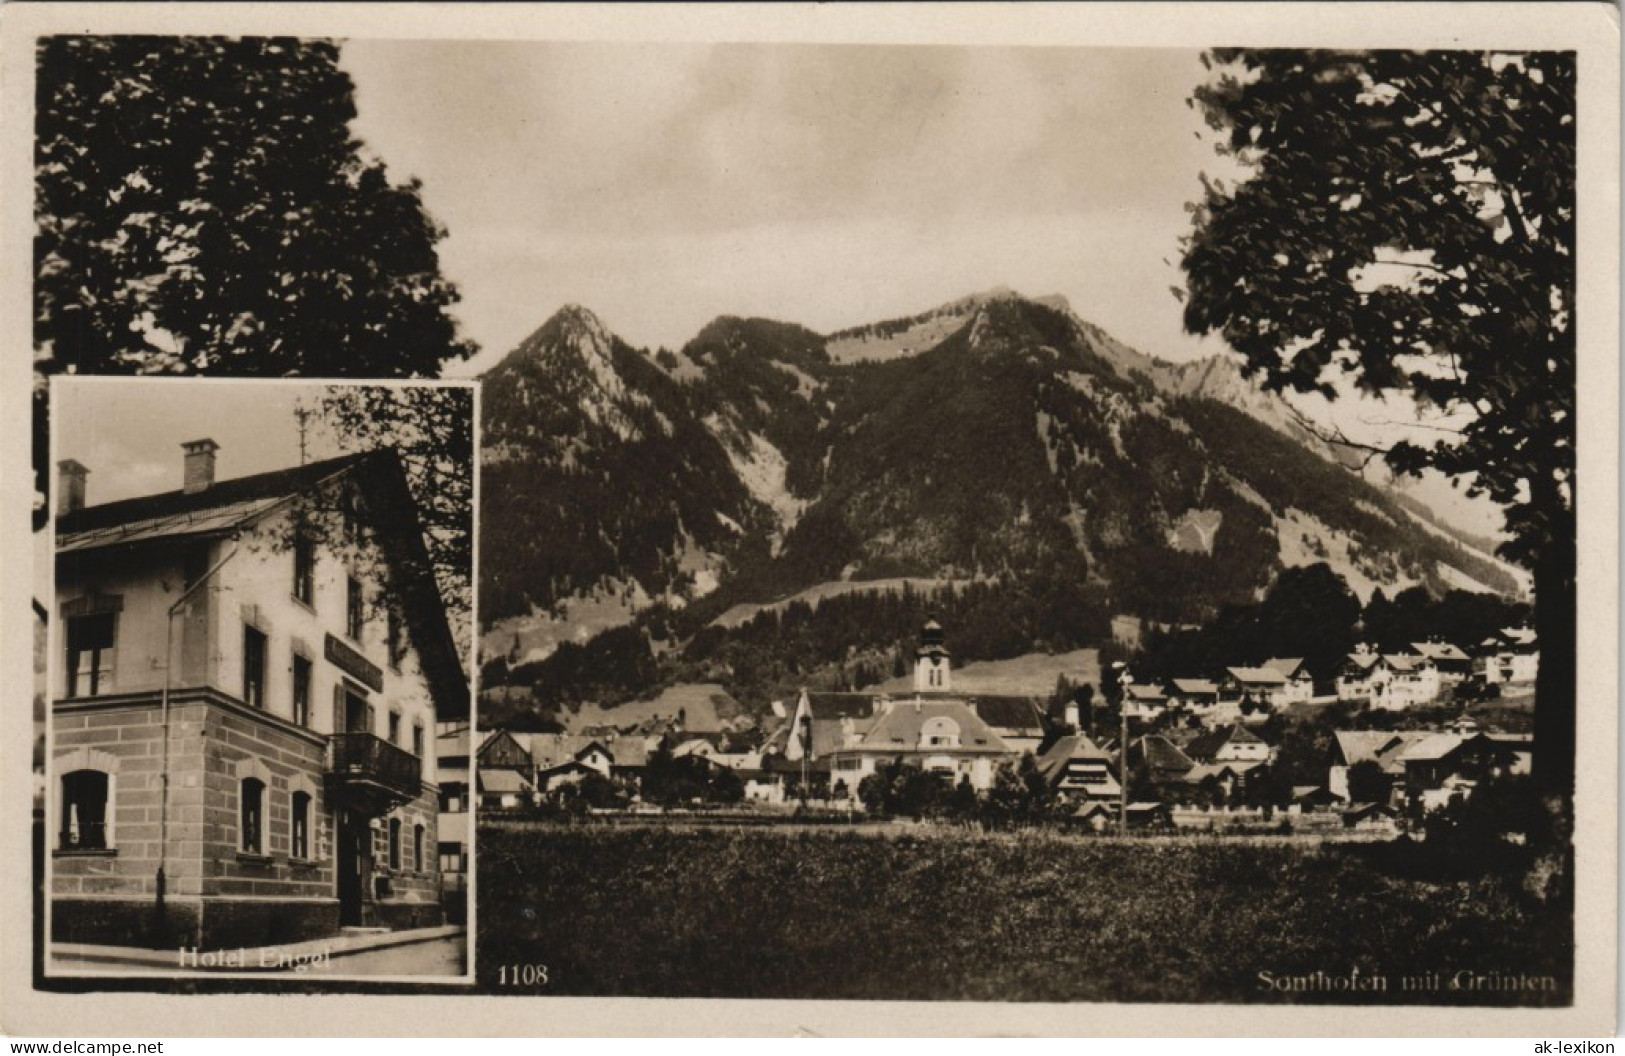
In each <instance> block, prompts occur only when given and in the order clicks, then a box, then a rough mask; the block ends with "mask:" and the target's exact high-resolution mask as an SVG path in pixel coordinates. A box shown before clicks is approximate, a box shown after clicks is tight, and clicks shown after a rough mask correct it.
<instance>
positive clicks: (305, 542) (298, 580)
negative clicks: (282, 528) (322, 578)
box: [293, 532, 316, 607]
mask: <svg viewBox="0 0 1625 1056" xmlns="http://www.w3.org/2000/svg"><path fill="white" fill-rule="evenodd" d="M293 596H294V597H295V598H297V599H298V600H300V601H302V602H304V603H305V604H306V605H310V606H312V607H314V606H315V604H316V547H315V545H314V544H313V543H312V542H311V541H310V536H308V535H306V534H305V533H304V532H300V533H299V534H297V535H295V536H294V537H293Z"/></svg>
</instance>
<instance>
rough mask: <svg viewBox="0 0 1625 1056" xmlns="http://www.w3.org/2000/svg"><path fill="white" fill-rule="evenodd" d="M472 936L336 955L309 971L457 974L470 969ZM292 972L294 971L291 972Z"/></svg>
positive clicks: (380, 974) (378, 974)
mask: <svg viewBox="0 0 1625 1056" xmlns="http://www.w3.org/2000/svg"><path fill="white" fill-rule="evenodd" d="M467 945H468V940H467V937H466V936H464V935H457V936H453V937H451V938H446V939H436V940H434V941H432V942H414V943H412V944H411V945H408V946H389V947H386V948H384V949H381V950H368V951H367V952H365V953H352V954H349V955H347V956H344V957H335V958H333V959H332V960H331V961H328V962H327V963H326V965H325V966H324V967H323V969H322V970H319V971H310V972H306V973H305V974H306V975H338V976H352V975H367V976H396V975H406V976H457V975H462V974H463V973H464V972H465V971H466V970H467V964H468V956H467V949H466V947H467ZM289 974H291V973H289Z"/></svg>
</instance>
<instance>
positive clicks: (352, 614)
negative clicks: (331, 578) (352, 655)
mask: <svg viewBox="0 0 1625 1056" xmlns="http://www.w3.org/2000/svg"><path fill="white" fill-rule="evenodd" d="M362 604H363V599H362V596H361V581H360V580H359V579H356V578H355V577H354V576H351V577H350V578H349V580H348V582H347V584H346V590H345V607H344V631H345V633H346V634H348V635H349V636H350V638H351V640H352V641H357V642H359V641H360V640H361V626H362V619H361V607H362Z"/></svg>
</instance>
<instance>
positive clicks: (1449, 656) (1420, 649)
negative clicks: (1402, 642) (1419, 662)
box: [1411, 642, 1468, 663]
mask: <svg viewBox="0 0 1625 1056" xmlns="http://www.w3.org/2000/svg"><path fill="white" fill-rule="evenodd" d="M1411 648H1412V649H1414V650H1415V651H1416V652H1417V654H1418V655H1420V656H1425V657H1427V658H1428V659H1429V660H1432V661H1433V662H1435V663H1437V662H1439V661H1440V660H1454V661H1457V662H1462V663H1465V662H1466V661H1467V659H1468V657H1467V654H1466V653H1464V652H1462V651H1461V649H1460V648H1458V647H1457V646H1455V645H1452V644H1451V643H1449V642H1412V643H1411Z"/></svg>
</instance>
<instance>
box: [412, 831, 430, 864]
mask: <svg viewBox="0 0 1625 1056" xmlns="http://www.w3.org/2000/svg"><path fill="white" fill-rule="evenodd" d="M412 868H414V869H416V870H417V871H418V872H420V873H426V872H428V871H429V863H428V862H426V861H424V860H423V823H422V822H418V823H417V824H416V825H413V826H412Z"/></svg>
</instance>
